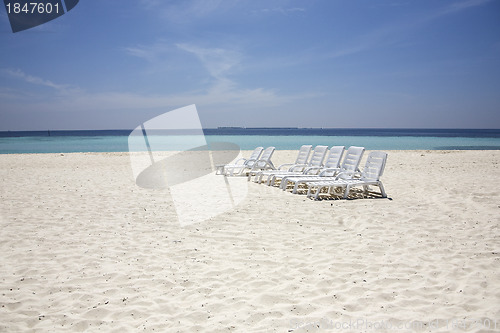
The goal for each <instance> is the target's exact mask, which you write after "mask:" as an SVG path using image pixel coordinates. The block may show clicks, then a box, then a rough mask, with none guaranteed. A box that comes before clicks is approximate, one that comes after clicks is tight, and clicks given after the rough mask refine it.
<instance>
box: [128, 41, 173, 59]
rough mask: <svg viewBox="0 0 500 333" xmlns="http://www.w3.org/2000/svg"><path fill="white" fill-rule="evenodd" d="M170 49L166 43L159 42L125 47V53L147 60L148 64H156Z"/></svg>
mask: <svg viewBox="0 0 500 333" xmlns="http://www.w3.org/2000/svg"><path fill="white" fill-rule="evenodd" d="M171 49H172V47H171V46H170V45H169V44H168V43H166V42H163V41H160V42H157V43H154V44H151V45H136V46H132V47H126V48H125V51H126V52H127V53H128V54H129V55H131V56H134V57H138V58H141V59H144V60H147V61H148V62H157V61H159V60H161V59H162V58H163V56H164V55H165V54H166V53H168V52H169V51H170V50H171Z"/></svg>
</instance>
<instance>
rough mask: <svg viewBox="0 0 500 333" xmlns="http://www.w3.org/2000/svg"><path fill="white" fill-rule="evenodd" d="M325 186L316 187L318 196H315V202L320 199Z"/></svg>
mask: <svg viewBox="0 0 500 333" xmlns="http://www.w3.org/2000/svg"><path fill="white" fill-rule="evenodd" d="M323 187H324V186H318V187H316V194H315V195H314V200H318V197H319V193H320V192H321V190H322V189H323Z"/></svg>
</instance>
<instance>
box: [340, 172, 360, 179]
mask: <svg viewBox="0 0 500 333" xmlns="http://www.w3.org/2000/svg"><path fill="white" fill-rule="evenodd" d="M344 176H345V177H347V178H351V179H352V178H354V177H356V176H358V177H359V176H361V173H360V172H359V171H342V172H341V173H339V174H338V175H337V177H336V178H335V179H340V178H341V177H342V178H343V179H345V178H344Z"/></svg>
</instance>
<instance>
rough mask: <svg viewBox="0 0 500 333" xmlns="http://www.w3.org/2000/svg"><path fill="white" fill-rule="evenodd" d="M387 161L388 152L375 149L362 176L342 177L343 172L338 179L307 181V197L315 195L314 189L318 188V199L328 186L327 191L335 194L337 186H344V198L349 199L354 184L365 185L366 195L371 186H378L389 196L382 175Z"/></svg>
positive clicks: (383, 194) (384, 194) (382, 193)
mask: <svg viewBox="0 0 500 333" xmlns="http://www.w3.org/2000/svg"><path fill="white" fill-rule="evenodd" d="M386 162H387V153H384V152H381V151H373V152H371V153H370V154H369V155H368V159H367V160H366V164H365V167H364V169H363V172H362V173H361V177H359V178H352V177H349V176H348V177H345V178H344V177H342V174H339V175H338V177H337V178H338V179H336V180H332V181H320V182H311V183H307V185H308V187H309V190H308V191H307V197H308V198H310V197H312V196H313V189H314V188H315V189H316V192H315V193H314V199H315V200H317V199H318V196H319V195H320V194H321V190H322V189H324V188H327V189H328V190H327V192H326V193H329V194H334V190H335V189H336V188H343V189H344V193H343V198H344V199H347V196H348V195H349V191H350V190H351V188H353V187H354V186H363V190H364V193H365V195H366V194H368V193H370V192H369V191H368V189H369V186H370V185H373V186H378V187H379V189H380V195H381V196H382V197H383V198H386V197H387V194H386V193H385V189H384V186H383V185H382V181H381V180H380V177H381V176H382V175H383V173H384V169H385V164H386Z"/></svg>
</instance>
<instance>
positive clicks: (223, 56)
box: [176, 44, 241, 79]
mask: <svg viewBox="0 0 500 333" xmlns="http://www.w3.org/2000/svg"><path fill="white" fill-rule="evenodd" d="M176 46H177V47H178V48H179V49H181V50H184V51H186V52H189V53H191V54H194V55H195V56H196V57H197V58H198V59H199V60H200V61H201V62H202V64H203V66H204V67H205V68H206V69H207V71H208V72H209V73H210V75H211V76H213V77H214V78H216V79H226V77H227V75H228V74H229V72H230V70H231V68H234V67H235V66H236V65H238V64H239V62H240V59H241V54H240V53H239V52H236V51H234V50H228V49H222V48H202V47H199V46H196V45H192V44H176Z"/></svg>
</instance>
